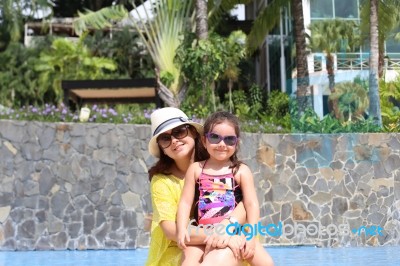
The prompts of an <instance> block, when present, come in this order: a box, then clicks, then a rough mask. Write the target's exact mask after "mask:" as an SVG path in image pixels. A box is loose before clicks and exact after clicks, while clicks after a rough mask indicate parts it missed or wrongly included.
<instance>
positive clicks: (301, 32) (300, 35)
mask: <svg viewBox="0 0 400 266" xmlns="http://www.w3.org/2000/svg"><path fill="white" fill-rule="evenodd" d="M293 18H294V33H295V43H296V69H297V104H298V108H299V114H302V113H304V111H305V110H306V109H307V108H308V107H311V106H312V102H311V97H309V96H308V95H309V85H310V79H309V74H308V62H307V49H306V38H305V36H306V34H305V28H304V16H303V2H302V0H294V1H293Z"/></svg>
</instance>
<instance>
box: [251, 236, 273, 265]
mask: <svg viewBox="0 0 400 266" xmlns="http://www.w3.org/2000/svg"><path fill="white" fill-rule="evenodd" d="M248 262H249V263H250V265H252V266H274V261H273V260H272V257H271V256H270V255H269V254H268V252H267V251H266V250H265V249H264V247H263V246H262V245H261V243H260V242H259V241H257V242H256V247H255V251H254V256H253V258H251V259H249V260H248Z"/></svg>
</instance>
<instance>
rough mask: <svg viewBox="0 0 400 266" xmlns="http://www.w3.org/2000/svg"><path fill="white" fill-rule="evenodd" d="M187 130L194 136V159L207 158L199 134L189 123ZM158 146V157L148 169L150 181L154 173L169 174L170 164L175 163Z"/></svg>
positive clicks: (201, 159) (207, 155) (196, 160)
mask: <svg viewBox="0 0 400 266" xmlns="http://www.w3.org/2000/svg"><path fill="white" fill-rule="evenodd" d="M189 130H190V132H191V133H192V135H193V138H194V161H195V162H198V161H203V160H207V159H208V158H209V157H210V155H209V154H208V152H207V150H206V148H205V147H204V145H203V143H202V142H201V139H200V134H199V133H198V132H197V130H196V128H194V127H193V126H191V125H189ZM158 148H159V149H160V159H159V160H158V161H157V162H156V163H155V165H153V166H152V167H151V168H150V169H149V171H148V173H149V180H150V181H151V179H152V178H153V176H154V175H155V174H165V175H169V174H171V172H170V169H171V166H172V165H173V164H174V163H175V161H174V160H173V159H172V158H171V157H169V156H168V155H166V154H165V153H164V152H163V151H162V150H161V148H160V147H158Z"/></svg>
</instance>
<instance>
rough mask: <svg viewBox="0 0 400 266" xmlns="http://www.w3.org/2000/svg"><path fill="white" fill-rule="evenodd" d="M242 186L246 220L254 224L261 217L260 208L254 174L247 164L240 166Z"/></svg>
mask: <svg viewBox="0 0 400 266" xmlns="http://www.w3.org/2000/svg"><path fill="white" fill-rule="evenodd" d="M239 173H240V188H241V189H242V193H243V204H244V209H245V212H246V216H247V218H246V222H247V223H249V224H251V225H253V224H257V223H258V221H259V219H260V208H259V204H258V199H257V193H256V189H255V186H254V178H253V174H252V172H251V171H250V168H249V167H248V166H247V165H241V167H240V171H239Z"/></svg>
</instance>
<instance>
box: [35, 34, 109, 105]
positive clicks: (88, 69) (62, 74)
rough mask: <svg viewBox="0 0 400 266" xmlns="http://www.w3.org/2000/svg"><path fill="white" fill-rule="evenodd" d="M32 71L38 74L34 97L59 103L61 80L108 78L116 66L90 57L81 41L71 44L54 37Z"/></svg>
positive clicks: (66, 40) (100, 58) (102, 59)
mask: <svg viewBox="0 0 400 266" xmlns="http://www.w3.org/2000/svg"><path fill="white" fill-rule="evenodd" d="M34 68H35V71H37V72H38V73H39V78H38V80H39V84H40V85H41V90H40V92H39V95H37V96H38V98H39V99H43V98H45V95H47V97H49V98H52V100H53V101H54V102H55V103H58V104H60V103H61V101H62V99H63V91H62V88H61V80H63V79H64V80H68V79H69V80H75V79H99V78H106V77H110V76H111V74H110V73H111V72H112V71H114V70H115V69H116V65H115V63H114V61H113V60H111V59H108V58H102V57H94V56H92V54H91V52H90V50H89V49H88V48H87V47H86V46H85V45H84V44H83V41H82V39H81V40H80V41H78V42H77V43H74V42H72V41H70V40H68V39H64V38H57V39H55V40H54V41H53V43H52V46H51V48H50V49H49V50H45V51H43V52H42V53H41V54H40V57H39V60H38V61H37V62H36V64H35V66H34ZM107 71H108V72H107Z"/></svg>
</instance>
